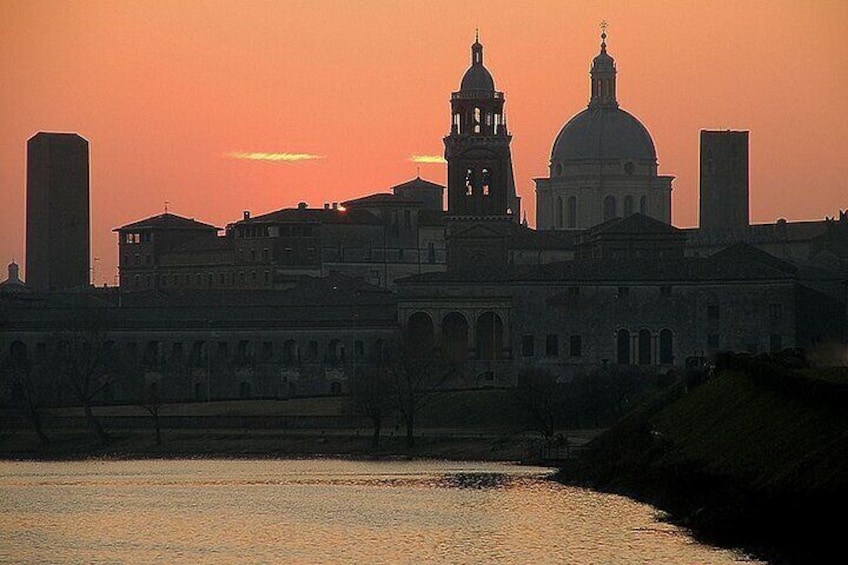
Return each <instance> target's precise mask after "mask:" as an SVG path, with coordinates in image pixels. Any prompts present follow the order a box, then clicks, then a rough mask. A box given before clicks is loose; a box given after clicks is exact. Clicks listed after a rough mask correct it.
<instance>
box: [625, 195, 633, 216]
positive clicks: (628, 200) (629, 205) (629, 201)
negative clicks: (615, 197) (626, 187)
mask: <svg viewBox="0 0 848 565" xmlns="http://www.w3.org/2000/svg"><path fill="white" fill-rule="evenodd" d="M632 215H633V197H632V196H630V195H629V194H628V195H627V196H625V197H624V217H625V218H626V217H627V216H632Z"/></svg>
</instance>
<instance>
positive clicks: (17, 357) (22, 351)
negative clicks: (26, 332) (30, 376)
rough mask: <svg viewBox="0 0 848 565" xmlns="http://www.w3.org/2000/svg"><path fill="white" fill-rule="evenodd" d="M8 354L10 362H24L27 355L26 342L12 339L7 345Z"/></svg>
mask: <svg viewBox="0 0 848 565" xmlns="http://www.w3.org/2000/svg"><path fill="white" fill-rule="evenodd" d="M9 355H10V357H11V360H12V362H14V363H16V364H18V365H23V364H26V362H27V357H28V355H27V346H26V344H25V343H24V342H22V341H13V342H12V345H11V346H10V347H9Z"/></svg>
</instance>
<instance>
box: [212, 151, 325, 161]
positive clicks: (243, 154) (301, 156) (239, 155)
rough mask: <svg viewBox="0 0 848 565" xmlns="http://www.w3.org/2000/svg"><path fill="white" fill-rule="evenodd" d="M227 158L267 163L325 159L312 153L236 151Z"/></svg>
mask: <svg viewBox="0 0 848 565" xmlns="http://www.w3.org/2000/svg"><path fill="white" fill-rule="evenodd" d="M227 157H229V158H230V159H243V160H247V161H269V162H271V163H296V162H298V161H313V160H315V159H324V158H325V157H324V155H313V154H312V153H264V152H259V151H249V152H248V151H236V152H232V153H227Z"/></svg>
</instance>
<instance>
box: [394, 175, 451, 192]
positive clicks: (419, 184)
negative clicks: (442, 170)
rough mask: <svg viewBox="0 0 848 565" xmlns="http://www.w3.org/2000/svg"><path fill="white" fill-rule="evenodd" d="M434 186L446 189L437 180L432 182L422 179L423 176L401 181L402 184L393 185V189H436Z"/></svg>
mask: <svg viewBox="0 0 848 565" xmlns="http://www.w3.org/2000/svg"><path fill="white" fill-rule="evenodd" d="M434 188H437V189H439V190H444V189H445V187H444V186H442V185H440V184H436V183H435V182H430V181H428V180H424V179H422V178H421V177H415V178H414V179H412V180H408V181H406V182H402V183H400V184H396V185H395V186H393V187H392V191H397V190H398V189H401V190H409V189H413V190H417V189H428V190H432V189H434Z"/></svg>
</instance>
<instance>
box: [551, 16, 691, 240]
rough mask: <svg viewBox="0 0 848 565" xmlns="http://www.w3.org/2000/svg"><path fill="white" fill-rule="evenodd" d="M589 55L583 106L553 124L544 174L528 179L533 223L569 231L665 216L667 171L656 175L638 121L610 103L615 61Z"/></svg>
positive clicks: (649, 141) (653, 154)
mask: <svg viewBox="0 0 848 565" xmlns="http://www.w3.org/2000/svg"><path fill="white" fill-rule="evenodd" d="M601 39H602V41H601V52H600V53H599V54H598V55H597V56H596V57H595V58H594V60H593V61H592V70H591V93H592V95H591V99H590V100H589V106H588V108H586V109H585V110H583V111H582V112H580V113H579V114H577V115H576V116H574V117H573V118H571V119H570V120H569V121H568V122H567V123H566V124H565V125H564V126H563V127H562V130H560V132H559V135H557V137H556V140H555V141H554V145H553V149H552V150H551V161H550V171H549V176H548V177H547V178H538V179H535V180H536V227H537V229H539V230H574V229H586V228H591V227H593V226H596V225H598V224H600V223H602V222H605V221H607V220H611V219H613V218H616V217H626V216H630V215H631V214H635V213H637V212H638V213H641V214H644V215H646V216H649V217H651V218H655V219H657V220H661V221H663V222H665V223H667V224H668V223H671V182H672V180H673V179H674V177H672V176H659V175H658V174H657V152H656V149H655V148H654V142H653V140H652V139H651V135H650V134H649V133H648V130H647V129H646V128H645V126H644V125H642V123H641V122H640V121H639V120H638V119H636V118H635V117H633V116H632V115H631V114H629V113H628V112H625V111H624V110H622V109H621V108H619V107H618V99H617V98H616V67H615V61H614V60H613V58H612V57H611V56H610V55H609V54H608V53H607V46H606V33H603V34H602V35H601Z"/></svg>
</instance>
